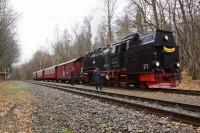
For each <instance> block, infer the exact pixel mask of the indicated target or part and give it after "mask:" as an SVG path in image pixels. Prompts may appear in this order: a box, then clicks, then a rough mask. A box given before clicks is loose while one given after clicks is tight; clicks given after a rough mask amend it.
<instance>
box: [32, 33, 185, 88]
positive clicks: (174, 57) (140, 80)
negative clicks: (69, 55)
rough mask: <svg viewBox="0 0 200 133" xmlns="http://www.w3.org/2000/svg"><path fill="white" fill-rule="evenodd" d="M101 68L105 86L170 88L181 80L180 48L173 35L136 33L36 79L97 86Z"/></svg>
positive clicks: (42, 72)
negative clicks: (95, 78) (97, 75)
mask: <svg viewBox="0 0 200 133" xmlns="http://www.w3.org/2000/svg"><path fill="white" fill-rule="evenodd" d="M95 68H99V69H100V71H101V74H102V81H103V84H104V85H105V86H122V87H124V86H143V87H145V88H171V87H175V86H177V85H178V83H179V82H180V80H181V72H180V59H179V47H178V46H177V45H176V43H175V40H174V37H173V33H172V32H169V31H164V30H156V31H155V32H136V33H133V34H130V35H128V36H126V37H124V38H123V39H121V40H120V41H119V42H117V43H113V44H109V45H107V47H104V48H98V49H96V50H94V51H92V52H88V53H87V54H85V55H84V56H82V57H79V58H76V59H73V60H70V61H67V62H64V63H61V64H58V65H54V66H51V67H49V68H45V69H42V70H38V71H36V72H33V74H32V77H33V79H34V80H47V81H62V82H66V81H67V82H71V80H72V78H71V77H72V75H71V71H73V79H74V80H75V81H76V82H77V83H83V84H94V78H93V73H94V70H95Z"/></svg>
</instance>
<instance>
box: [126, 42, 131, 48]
mask: <svg viewBox="0 0 200 133" xmlns="http://www.w3.org/2000/svg"><path fill="white" fill-rule="evenodd" d="M129 45H130V40H128V41H127V42H126V50H128V49H129Z"/></svg>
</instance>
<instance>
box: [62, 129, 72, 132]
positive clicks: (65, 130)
mask: <svg viewBox="0 0 200 133" xmlns="http://www.w3.org/2000/svg"><path fill="white" fill-rule="evenodd" d="M62 133H73V132H72V131H71V130H69V129H63V130H62Z"/></svg>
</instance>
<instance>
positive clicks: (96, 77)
mask: <svg viewBox="0 0 200 133" xmlns="http://www.w3.org/2000/svg"><path fill="white" fill-rule="evenodd" d="M93 75H94V82H95V83H96V84H101V72H100V70H99V69H98V68H96V69H95V71H94V73H93Z"/></svg>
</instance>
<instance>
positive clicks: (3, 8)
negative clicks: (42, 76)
mask: <svg viewBox="0 0 200 133" xmlns="http://www.w3.org/2000/svg"><path fill="white" fill-rule="evenodd" d="M16 20H17V14H16V13H15V12H14V11H13V10H12V9H11V8H9V6H8V2H7V1H6V0H1V1H0V71H2V70H4V69H5V67H7V68H10V66H11V65H12V64H13V63H14V62H16V61H17V58H18V56H19V51H18V44H17V40H16V39H15V34H16V33H15V27H16V26H15V23H16Z"/></svg>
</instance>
